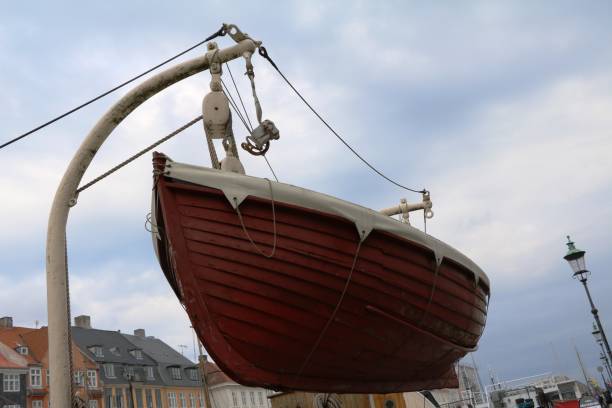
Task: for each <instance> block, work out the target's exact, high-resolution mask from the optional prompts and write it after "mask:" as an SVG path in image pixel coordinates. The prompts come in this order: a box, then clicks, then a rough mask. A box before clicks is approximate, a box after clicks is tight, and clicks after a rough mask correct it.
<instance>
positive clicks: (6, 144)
mask: <svg viewBox="0 0 612 408" xmlns="http://www.w3.org/2000/svg"><path fill="white" fill-rule="evenodd" d="M225 34H226V32H225V28H224V27H221V28H220V29H219V30H217V31H216V32H215V33H213V34H211V35H210V36H208V38H206V39H205V40H202V41H200V42H198V43H197V44H195V45H193V46H191V47H189V48H187V49H186V50H184V51H181V52H180V53H178V54H176V55H175V56H173V57H170V58H168V59H166V60H164V61H162V62H161V63H159V64H157V65H156V66H154V67H153V68H149V69H148V70H146V71H144V72H143V73H141V74H139V75H136V76H135V77H133V78H131V79H128V80H127V81H125V82H123V83H121V84H119V85H117V86H115V87H114V88H112V89H110V90H108V91H106V92H104V93H102V94H100V95H98V96H96V97H95V98H93V99H90V100H88V101H87V102H85V103H82V104H81V105H79V106H77V107H75V108H73V109H70V110H69V111H67V112H65V113H62V114H61V115H59V116H56V117H55V118H53V119H51V120H49V121H47V122H45V123H43V124H42V125H39V126H37V127H35V128H34V129H32V130H29V131H27V132H25V133H23V134H21V135H19V136H17V137H15V138H13V139H11V140H9V141H7V142H5V143H3V144H1V145H0V150H1V149H3V148H5V147H6V146H8V145H11V144H13V143H15V142H17V141H19V140H21V139H23V138H24V137H26V136H29V135H31V134H32V133H35V132H37V131H39V130H41V129H42V128H44V127H47V126H49V125H51V124H52V123H55V122H57V121H58V120H60V119H62V118H65V117H66V116H68V115H70V114H72V113H74V112H76V111H78V110H80V109H82V108H84V107H86V106H87V105H89V104H91V103H93V102H95V101H97V100H99V99H102V98H103V97H105V96H106V95H108V94H110V93H112V92H115V91H116V90H118V89H120V88H122V87H124V86H125V85H128V84H129V83H132V82H134V81H136V80H137V79H139V78H142V77H143V76H145V75H147V74H149V73H151V72H153V71H155V70H156V69H158V68H160V67H161V66H163V65H166V64H167V63H169V62H171V61H174V60H175V59H177V58H179V57H181V56H183V55H185V54H186V53H188V52H189V51H191V50H193V49H195V48H197V47H199V46H201V45H202V44H204V43H206V42H208V41H210V40H212V39H214V38H217V37H220V36H224V35H225Z"/></svg>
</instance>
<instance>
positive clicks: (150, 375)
mask: <svg viewBox="0 0 612 408" xmlns="http://www.w3.org/2000/svg"><path fill="white" fill-rule="evenodd" d="M145 373H146V374H147V380H154V379H155V373H154V372H153V367H145Z"/></svg>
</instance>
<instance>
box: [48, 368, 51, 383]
mask: <svg viewBox="0 0 612 408" xmlns="http://www.w3.org/2000/svg"><path fill="white" fill-rule="evenodd" d="M50 386H51V378H50V377H49V369H48V368H47V387H50Z"/></svg>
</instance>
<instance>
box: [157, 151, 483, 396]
mask: <svg viewBox="0 0 612 408" xmlns="http://www.w3.org/2000/svg"><path fill="white" fill-rule="evenodd" d="M164 160H165V159H164V157H163V156H161V157H160V156H158V158H157V161H158V163H157V167H158V168H159V166H163V162H164ZM156 200H157V207H156V208H157V211H156V222H157V226H156V227H157V231H158V233H159V237H160V240H159V241H158V245H157V248H158V256H159V259H160V264H161V266H162V269H163V270H164V273H165V274H166V277H167V278H168V280H169V282H170V284H171V286H172V287H173V289H174V291H175V293H176V294H177V296H178V297H179V299H180V300H181V302H182V303H183V304H184V306H185V308H186V310H187V313H188V314H189V317H190V319H191V321H192V323H193V327H194V328H195V330H196V332H197V334H198V336H199V338H200V339H201V340H202V342H203V343H204V345H205V347H206V349H207V350H208V352H209V353H210V354H211V356H212V357H213V359H214V360H215V362H216V363H217V364H218V365H219V366H220V367H221V369H222V370H223V371H224V372H225V373H227V374H228V375H229V376H230V377H232V378H233V379H234V380H235V381H237V382H239V383H242V384H245V385H251V386H263V387H267V388H272V389H277V390H304V391H319V392H340V393H348V392H358V393H359V392H363V393H389V392H397V391H414V390H423V389H433V388H445V387H456V386H457V378H456V375H455V372H454V369H453V366H452V365H453V363H454V362H456V361H457V360H458V359H459V358H461V357H462V356H464V355H465V354H466V353H467V352H468V351H470V350H472V349H473V348H475V346H476V344H477V341H478V339H479V337H480V335H481V334H482V330H483V328H484V323H485V319H486V310H487V300H488V288H487V287H486V286H485V284H484V283H483V282H480V283H477V281H476V279H475V278H474V274H473V273H472V272H470V271H469V270H466V268H465V267H463V266H460V265H459V264H457V263H454V262H452V261H451V260H448V259H445V260H444V261H443V262H442V264H441V266H440V267H439V269H438V271H437V273H436V261H435V256H434V253H433V252H432V251H431V250H430V249H428V248H425V247H422V246H419V245H416V244H414V243H412V242H409V241H407V240H405V239H402V238H400V237H397V236H394V235H393V234H390V233H387V232H381V231H376V230H374V231H372V232H371V233H370V234H369V236H368V237H367V239H366V240H365V241H364V242H363V243H362V244H361V246H360V248H359V253H358V255H357V256H356V251H357V250H358V247H359V237H358V234H357V231H356V229H355V226H354V224H353V223H352V222H349V221H347V220H345V219H343V218H340V217H338V216H335V215H331V214H325V213H321V212H318V211H314V210H311V209H308V208H303V207H298V206H295V205H289V204H286V203H282V202H275V219H276V228H277V234H276V238H277V242H276V250H275V253H274V256H273V257H270V258H267V257H265V256H263V255H261V254H260V253H259V252H258V251H257V249H256V248H255V247H254V245H253V244H252V243H251V242H250V241H249V239H248V238H247V236H246V234H245V230H244V229H243V228H242V226H241V223H240V220H239V218H238V216H237V212H236V211H235V210H234V208H233V207H232V206H231V205H230V203H229V202H228V200H227V199H226V197H225V196H224V194H223V192H222V191H220V190H217V189H214V188H209V187H204V186H199V185H195V184H191V183H187V182H184V181H178V180H174V179H172V178H169V177H166V176H163V175H162V176H159V177H158V178H157V179H156ZM239 208H240V212H241V214H242V216H243V219H244V224H245V227H246V230H247V231H248V233H249V235H250V236H251V238H252V239H253V241H254V243H255V244H256V245H257V247H258V248H259V249H260V250H261V251H263V252H264V253H266V254H270V253H271V252H272V248H273V242H274V237H275V235H274V233H273V224H274V223H273V216H272V206H271V201H270V200H266V199H261V198H256V197H250V196H249V197H247V199H246V200H245V201H244V202H242V204H241V205H240V207H239ZM355 259H356V263H355V267H354V269H353V272H352V274H351V270H352V268H351V267H352V265H353V262H354V260H355ZM349 275H351V276H349ZM343 292H345V294H344V296H343ZM332 316H333V319H331V317H332Z"/></svg>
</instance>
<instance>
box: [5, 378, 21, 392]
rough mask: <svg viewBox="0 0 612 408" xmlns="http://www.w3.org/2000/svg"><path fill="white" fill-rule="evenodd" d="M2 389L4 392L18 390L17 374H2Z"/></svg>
mask: <svg viewBox="0 0 612 408" xmlns="http://www.w3.org/2000/svg"><path fill="white" fill-rule="evenodd" d="M2 382H3V389H4V392H16V391H19V388H20V384H19V374H4V381H2Z"/></svg>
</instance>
